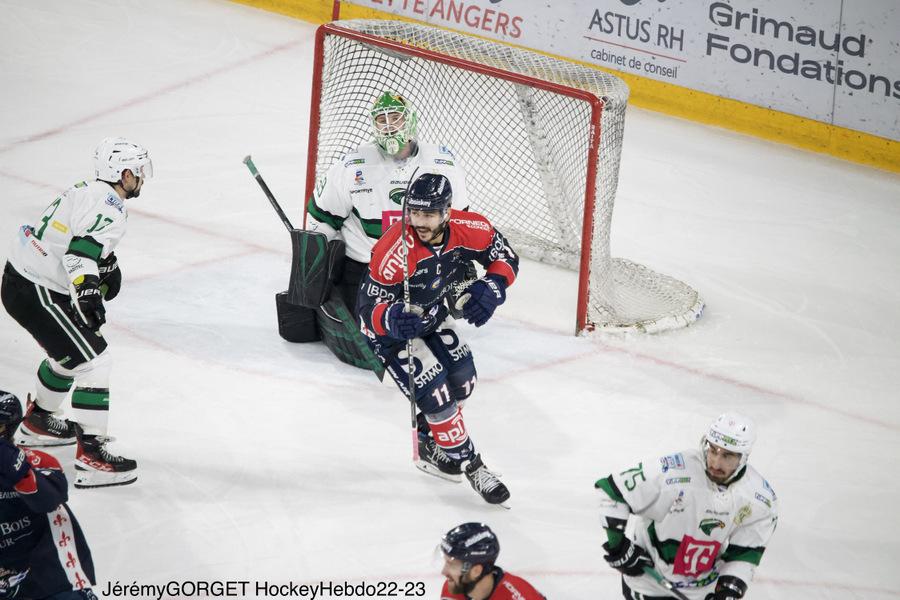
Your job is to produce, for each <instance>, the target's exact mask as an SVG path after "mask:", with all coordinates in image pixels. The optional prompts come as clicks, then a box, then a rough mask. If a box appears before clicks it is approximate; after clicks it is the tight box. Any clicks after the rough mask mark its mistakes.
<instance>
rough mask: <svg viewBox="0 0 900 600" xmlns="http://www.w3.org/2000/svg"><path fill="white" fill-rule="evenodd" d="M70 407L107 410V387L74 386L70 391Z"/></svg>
mask: <svg viewBox="0 0 900 600" xmlns="http://www.w3.org/2000/svg"><path fill="white" fill-rule="evenodd" d="M72 408H80V409H82V410H109V389H107V388H75V391H74V392H72Z"/></svg>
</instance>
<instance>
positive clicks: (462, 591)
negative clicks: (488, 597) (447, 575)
mask: <svg viewBox="0 0 900 600" xmlns="http://www.w3.org/2000/svg"><path fill="white" fill-rule="evenodd" d="M476 583H478V582H477V581H467V582H464V581H454V580H452V579H447V589H448V590H450V593H451V594H458V595H462V596H467V597H468V595H469V592H471V591H472V590H473V589H475V584H476Z"/></svg>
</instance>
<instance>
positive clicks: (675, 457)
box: [659, 453, 684, 473]
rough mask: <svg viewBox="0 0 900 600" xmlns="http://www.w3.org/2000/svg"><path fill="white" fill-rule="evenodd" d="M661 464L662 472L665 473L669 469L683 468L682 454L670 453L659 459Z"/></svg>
mask: <svg viewBox="0 0 900 600" xmlns="http://www.w3.org/2000/svg"><path fill="white" fill-rule="evenodd" d="M659 462H660V465H661V466H662V472H663V473H665V472H667V471H669V470H671V469H679V470H684V456H682V455H681V454H680V453H679V454H670V455H669V456H663V457H662V458H660V459H659Z"/></svg>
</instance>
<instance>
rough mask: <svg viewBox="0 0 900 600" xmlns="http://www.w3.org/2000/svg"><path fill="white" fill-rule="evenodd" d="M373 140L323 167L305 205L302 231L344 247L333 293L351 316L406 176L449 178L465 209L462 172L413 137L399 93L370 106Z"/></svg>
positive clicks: (442, 152)
mask: <svg viewBox="0 0 900 600" xmlns="http://www.w3.org/2000/svg"><path fill="white" fill-rule="evenodd" d="M371 117H372V125H373V127H374V130H375V140H374V141H373V142H368V143H366V144H363V145H362V146H360V147H359V148H358V149H357V150H356V151H355V152H351V153H350V154H347V155H346V156H344V157H343V158H341V160H339V161H337V162H336V163H335V164H334V165H332V166H331V168H330V169H328V172H327V173H326V175H325V178H324V179H323V180H322V181H321V182H320V183H319V184H318V185H317V186H316V190H315V193H314V194H313V197H312V198H310V200H309V204H308V205H307V214H308V221H307V229H309V230H312V231H319V232H322V233H324V234H325V235H327V236H328V239H329V240H331V239H334V238H335V237H337V236H338V235H339V234H340V236H341V237H342V238H343V240H344V242H345V244H346V254H345V258H344V265H343V277H342V280H341V282H340V283H339V284H338V286H339V287H338V289H339V291H340V294H341V296H342V297H343V299H344V301H345V303H346V305H347V307H348V308H349V309H350V313H351V314H356V297H357V291H358V289H359V282H360V280H361V279H362V277H363V275H364V274H365V273H366V269H367V265H368V263H369V258H370V255H371V253H372V247H373V246H374V245H375V242H377V241H378V239H379V238H380V237H381V234H382V233H383V232H385V231H387V229H388V227H390V225H391V224H392V223H394V222H395V221H399V220H400V217H401V205H402V203H403V194H404V193H405V192H406V188H407V187H409V182H410V178H411V177H412V175H413V173H414V172H415V171H416V170H418V172H419V173H420V174H421V173H425V172H427V173H439V174H441V175H444V176H445V177H447V179H449V180H450V185H451V187H452V189H453V206H452V208H455V209H457V210H467V209H468V206H469V199H468V194H467V192H466V174H465V170H464V168H463V165H462V164H460V161H459V158H458V157H456V156H455V155H454V154H453V152H452V151H451V150H450V149H449V148H447V147H446V146H442V145H436V144H430V143H427V142H422V141H419V140H417V139H416V129H417V115H416V112H415V110H414V109H413V108H412V106H411V104H410V103H409V102H408V101H407V100H406V99H405V98H404V97H403V96H401V95H400V94H398V93H396V92H392V91H386V92H384V93H383V94H381V95H380V96H379V97H378V98H377V99H376V101H375V103H374V105H373V106H372V111H371Z"/></svg>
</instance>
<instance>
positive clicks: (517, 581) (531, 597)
mask: <svg viewBox="0 0 900 600" xmlns="http://www.w3.org/2000/svg"><path fill="white" fill-rule="evenodd" d="M493 575H494V589H493V590H491V595H490V596H488V597H487V600H547V597H546V596H544V595H543V594H542V593H540V592H539V591H537V590H536V589H534V586H532V585H531V584H530V583H528V582H527V581H525V580H524V579H522V578H521V577H517V576H515V575H512V574H510V573H506V572H504V571H503V569H501V568H500V567H494V573H493ZM441 600H467V597H466V596H463V595H462V594H452V593H450V590H449V588H448V585H447V581H444V587H443V588H442V589H441Z"/></svg>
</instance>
